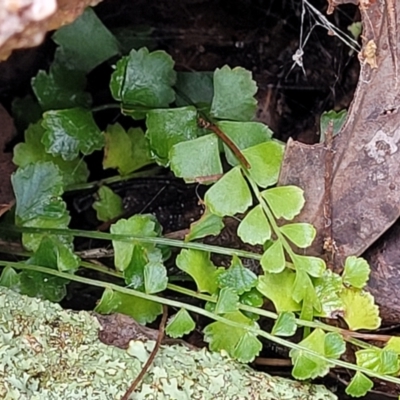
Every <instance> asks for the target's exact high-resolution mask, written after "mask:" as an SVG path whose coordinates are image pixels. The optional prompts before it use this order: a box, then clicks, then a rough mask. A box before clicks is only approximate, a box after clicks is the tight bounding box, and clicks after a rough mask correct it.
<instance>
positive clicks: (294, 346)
mask: <svg viewBox="0 0 400 400" xmlns="http://www.w3.org/2000/svg"><path fill="white" fill-rule="evenodd" d="M0 266H4V267H5V266H10V267H13V268H16V269H23V270H24V269H29V270H31V271H37V272H42V273H45V274H51V275H54V276H58V277H60V278H64V279H67V280H75V281H77V282H81V283H85V284H87V285H92V286H97V287H102V288H104V289H111V290H115V291H117V292H120V293H124V294H127V295H131V296H136V297H139V298H141V299H146V300H150V301H154V302H156V303H160V304H165V305H167V306H170V307H175V308H184V309H186V310H188V311H191V312H194V313H197V314H200V315H203V316H204V317H207V318H210V319H212V320H215V321H219V322H222V323H224V324H226V325H228V326H232V327H234V328H239V329H242V330H244V331H247V332H251V333H252V334H253V335H255V336H261V337H263V338H265V339H267V340H270V341H272V342H274V343H277V344H278V345H280V346H284V347H287V348H289V349H294V350H298V351H301V352H303V353H307V354H309V355H311V356H313V357H315V358H317V359H318V360H321V361H323V362H325V363H331V364H335V365H337V366H339V367H342V368H347V369H350V370H353V371H359V372H362V373H364V374H365V375H368V376H370V377H374V378H378V379H381V380H384V381H387V382H392V383H394V384H397V385H400V379H399V378H395V377H393V376H387V375H381V374H379V373H378V372H375V371H371V370H369V369H367V368H364V367H360V366H357V365H354V364H350V363H347V362H345V361H341V360H336V359H335V360H333V359H329V358H327V357H325V356H323V355H321V354H319V353H316V352H314V351H312V350H310V349H308V348H306V347H304V346H302V345H301V344H296V343H292V342H289V341H288V340H285V339H282V338H280V337H277V336H273V335H271V334H269V333H267V332H265V331H263V330H261V329H258V328H256V327H255V326H249V325H242V324H240V323H237V322H234V321H231V320H229V319H227V318H224V317H222V316H220V315H217V314H214V313H212V312H210V311H207V310H204V309H202V308H200V307H196V306H193V305H190V304H186V303H182V302H179V301H176V300H170V299H167V298H163V297H158V296H156V295H151V294H146V293H143V292H139V291H137V290H133V289H128V288H123V287H121V286H118V285H115V284H112V283H106V282H101V281H96V280H94V279H89V278H84V277H82V276H77V275H71V274H67V273H64V272H60V271H57V270H52V269H48V268H45V267H40V266H38V265H27V264H22V263H16V262H10V261H0Z"/></svg>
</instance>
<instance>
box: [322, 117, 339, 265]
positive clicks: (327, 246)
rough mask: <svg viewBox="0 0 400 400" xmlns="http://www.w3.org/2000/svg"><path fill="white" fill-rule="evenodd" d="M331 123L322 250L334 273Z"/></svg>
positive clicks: (326, 169)
mask: <svg viewBox="0 0 400 400" xmlns="http://www.w3.org/2000/svg"><path fill="white" fill-rule="evenodd" d="M332 146H333V121H329V124H328V128H327V130H326V132H325V150H326V153H325V177H324V178H325V189H324V217H325V231H326V233H325V240H324V250H325V252H326V256H327V257H326V258H327V264H328V268H329V269H330V270H331V271H334V272H338V271H335V251H336V244H335V240H334V238H333V221H332V218H333V217H332V178H333V176H332V175H333V153H334V150H333V148H332Z"/></svg>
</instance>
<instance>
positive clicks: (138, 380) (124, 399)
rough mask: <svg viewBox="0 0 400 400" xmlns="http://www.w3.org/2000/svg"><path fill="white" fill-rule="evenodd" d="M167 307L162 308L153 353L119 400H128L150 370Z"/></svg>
mask: <svg viewBox="0 0 400 400" xmlns="http://www.w3.org/2000/svg"><path fill="white" fill-rule="evenodd" d="M167 315H168V314H167V307H166V306H165V305H164V306H163V315H162V318H161V322H160V325H159V328H158V336H157V341H156V344H155V346H154V349H153V351H152V352H151V353H150V356H149V358H148V359H147V361H146V363H145V364H144V366H143V368H142V370H141V371H140V374H139V375H138V376H137V377H136V379H135V380H134V381H133V382H132V385H131V386H130V387H129V389H128V390H127V391H126V393H125V394H124V395H123V397H122V398H121V400H128V399H129V396H130V395H131V394H132V392H133V391H134V390H135V389H136V387H137V385H138V384H139V383H140V381H141V380H142V379H143V377H144V376H145V374H146V372H147V371H148V369H149V368H150V365H151V363H152V362H153V360H154V358H155V356H156V354H157V352H158V350H159V349H160V346H161V342H162V340H163V338H164V330H165V323H166V322H167Z"/></svg>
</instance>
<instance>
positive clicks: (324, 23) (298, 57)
mask: <svg viewBox="0 0 400 400" xmlns="http://www.w3.org/2000/svg"><path fill="white" fill-rule="evenodd" d="M307 12H308V14H309V16H310V20H309V21H310V22H309V23H310V28H309V30H308V32H307V34H306V35H305V33H304V30H305V29H304V25H305V22H304V21H305V16H306V13H307ZM318 26H319V27H322V28H324V29H326V30H327V31H328V32H329V34H330V35H332V36H336V37H338V38H339V39H340V40H341V41H342V42H343V43H345V44H346V45H347V46H348V47H349V48H350V49H351V50H352V51H355V52H356V53H358V52H359V51H360V45H359V44H358V42H357V41H356V40H355V39H354V38H352V37H351V36H350V35H348V34H346V33H345V32H343V31H341V30H340V29H339V28H337V27H336V26H335V25H334V24H332V23H331V22H329V20H328V19H327V18H326V17H325V15H323V14H322V13H321V12H320V11H319V10H317V9H316V8H315V7H314V6H313V5H312V4H310V3H309V2H308V1H307V0H302V3H301V26H300V37H299V47H298V49H297V50H296V52H295V53H294V54H293V56H292V60H293V65H292V68H291V69H290V71H289V73H288V75H289V74H290V72H291V71H292V70H293V68H294V67H295V66H296V65H297V66H299V67H300V68H301V69H302V71H303V74H304V75H305V74H306V72H305V69H304V65H303V55H304V47H305V46H306V44H307V42H308V39H309V38H310V36H311V33H312V32H313V30H314V29H315V28H316V27H318Z"/></svg>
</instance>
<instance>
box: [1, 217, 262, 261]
mask: <svg viewBox="0 0 400 400" xmlns="http://www.w3.org/2000/svg"><path fill="white" fill-rule="evenodd" d="M0 231H3V232H20V233H38V234H52V235H59V236H74V237H75V236H76V237H85V238H88V239H100V240H114V241H120V242H126V243H133V242H136V243H146V244H156V245H164V246H170V247H176V248H181V249H192V250H201V251H207V252H210V253H215V254H222V255H226V256H232V255H237V256H238V257H242V258H250V259H253V260H258V261H260V260H261V255H260V254H256V253H252V252H250V251H244V250H236V249H230V248H226V247H219V246H213V245H208V244H204V243H194V242H183V241H181V240H175V239H168V238H164V237H135V236H131V235H121V234H115V233H105V232H92V231H84V230H79V229H53V228H32V227H27V226H26V227H25V226H24V227H19V226H15V225H6V224H4V225H0Z"/></svg>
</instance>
